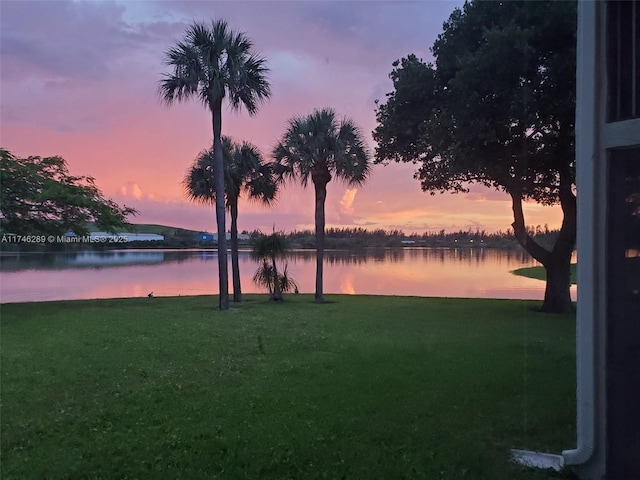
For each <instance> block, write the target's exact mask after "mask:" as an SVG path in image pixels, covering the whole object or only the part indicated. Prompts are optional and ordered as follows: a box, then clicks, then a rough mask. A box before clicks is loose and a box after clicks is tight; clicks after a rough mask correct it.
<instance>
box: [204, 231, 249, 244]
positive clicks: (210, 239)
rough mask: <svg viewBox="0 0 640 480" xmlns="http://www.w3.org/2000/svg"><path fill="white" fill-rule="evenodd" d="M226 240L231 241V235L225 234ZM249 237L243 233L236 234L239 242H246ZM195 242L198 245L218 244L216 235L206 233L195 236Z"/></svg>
mask: <svg viewBox="0 0 640 480" xmlns="http://www.w3.org/2000/svg"><path fill="white" fill-rule="evenodd" d="M226 238H227V240H231V233H230V232H227V235H226ZM250 239H251V237H250V236H249V235H247V234H245V233H239V234H238V241H239V242H248V241H249V240H250ZM196 242H198V243H218V234H217V233H208V232H200V233H198V234H197V235H196Z"/></svg>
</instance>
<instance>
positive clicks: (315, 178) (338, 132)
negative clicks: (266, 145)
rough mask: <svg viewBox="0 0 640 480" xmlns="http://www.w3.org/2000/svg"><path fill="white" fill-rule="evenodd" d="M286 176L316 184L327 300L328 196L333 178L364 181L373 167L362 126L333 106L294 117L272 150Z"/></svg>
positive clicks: (319, 279) (319, 260) (319, 256)
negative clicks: (325, 250) (325, 207)
mask: <svg viewBox="0 0 640 480" xmlns="http://www.w3.org/2000/svg"><path fill="white" fill-rule="evenodd" d="M272 156H273V158H274V160H275V161H276V162H277V163H278V165H279V167H280V174H281V175H282V176H283V177H284V178H288V179H292V180H296V181H299V182H300V183H301V184H302V186H304V187H306V186H307V185H308V183H309V180H311V182H312V183H313V186H314V188H315V238H316V290H315V301H316V303H323V302H324V294H323V289H322V285H323V262H324V236H325V209H324V205H325V200H326V198H327V184H328V183H329V182H330V181H331V179H332V178H334V177H336V178H338V179H339V180H342V181H344V182H346V183H347V184H349V185H360V184H362V183H363V182H364V181H365V180H366V178H367V176H368V174H369V170H370V161H369V154H368V152H367V149H366V147H365V143H364V139H363V135H362V133H361V132H360V129H359V128H358V127H357V126H356V125H355V123H353V121H352V120H350V119H349V118H346V117H345V118H342V119H339V118H337V116H336V113H335V112H334V111H333V110H332V109H330V108H324V109H321V110H315V111H314V112H313V113H312V114H310V115H308V116H306V117H294V118H292V119H291V120H289V123H288V127H287V130H286V132H285V133H284V135H283V136H282V138H281V139H280V141H279V142H278V144H277V145H276V147H275V148H274V150H273V154H272Z"/></svg>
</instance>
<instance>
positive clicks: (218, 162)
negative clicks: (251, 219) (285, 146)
mask: <svg viewBox="0 0 640 480" xmlns="http://www.w3.org/2000/svg"><path fill="white" fill-rule="evenodd" d="M252 49H253V45H252V43H251V40H249V38H247V36H246V35H245V34H244V33H234V32H232V31H231V30H229V29H228V27H227V22H225V21H223V20H218V21H216V22H213V23H212V25H211V28H208V27H207V26H206V25H204V24H201V23H198V22H194V23H193V24H192V25H191V26H190V27H189V28H188V29H187V33H186V35H185V38H184V40H182V41H180V42H178V44H177V45H176V46H175V47H173V48H171V49H170V50H169V51H167V52H166V60H165V61H166V64H167V65H169V66H170V67H173V69H174V70H173V73H172V74H168V75H165V77H164V78H163V79H162V80H161V82H160V89H159V90H160V95H161V97H162V100H163V101H164V102H166V103H167V104H172V103H173V102H176V101H182V100H187V99H189V98H192V97H197V98H198V99H199V100H200V101H201V102H202V103H203V104H204V105H205V106H206V107H207V108H208V109H209V110H210V111H211V119H212V122H213V151H214V162H213V170H214V173H215V176H216V183H215V188H214V190H215V192H216V204H215V205H216V220H217V224H218V276H219V281H220V304H219V306H220V309H221V310H226V309H228V308H229V286H228V271H227V240H226V236H225V231H226V228H225V204H224V193H225V187H224V167H223V159H222V148H221V146H222V145H221V144H222V133H221V132H222V100H223V99H224V98H225V97H226V98H227V99H228V100H229V103H230V104H231V107H232V108H234V109H239V108H240V106H242V105H244V106H245V108H246V109H247V111H248V112H249V114H250V115H253V114H254V113H256V111H257V109H258V105H259V103H260V102H261V101H263V100H265V99H267V98H268V97H269V96H270V94H271V91H270V85H269V82H268V81H267V79H266V76H265V75H266V73H267V72H268V69H267V68H266V65H265V60H264V59H263V58H261V57H258V56H256V55H255V54H254V53H252Z"/></svg>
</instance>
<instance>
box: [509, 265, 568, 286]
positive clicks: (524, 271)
mask: <svg viewBox="0 0 640 480" xmlns="http://www.w3.org/2000/svg"><path fill="white" fill-rule="evenodd" d="M511 273H514V274H516V275H521V276H523V277H529V278H535V279H536V280H546V279H547V271H546V270H545V269H544V267H543V266H537V267H526V268H518V269H517V270H514V271H513V272H511ZM570 279H571V285H575V284H576V264H575V263H572V264H571V278H570Z"/></svg>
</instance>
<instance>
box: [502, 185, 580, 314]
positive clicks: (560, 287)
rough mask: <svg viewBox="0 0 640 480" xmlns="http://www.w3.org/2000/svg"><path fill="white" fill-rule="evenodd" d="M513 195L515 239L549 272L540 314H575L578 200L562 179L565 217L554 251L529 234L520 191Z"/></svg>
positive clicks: (561, 203)
mask: <svg viewBox="0 0 640 480" xmlns="http://www.w3.org/2000/svg"><path fill="white" fill-rule="evenodd" d="M510 195H511V200H512V207H513V217H514V222H513V224H512V226H513V231H514V233H515V236H516V239H517V240H518V243H520V245H522V247H523V248H524V249H525V250H526V251H527V253H529V255H531V256H532V257H533V258H534V259H536V260H537V261H538V262H540V263H541V264H542V265H543V266H544V268H545V270H546V272H547V284H546V287H545V293H544V302H543V303H542V307H541V308H540V311H542V312H548V313H571V312H573V311H574V310H575V309H574V306H573V302H572V301H571V293H570V285H571V281H570V270H571V267H570V265H571V255H572V254H573V248H574V246H575V241H576V197H575V195H574V194H573V193H572V192H571V185H570V183H569V184H568V185H567V184H565V182H563V179H562V176H561V187H560V205H561V207H562V211H563V213H564V216H563V220H562V227H561V228H560V234H559V236H558V239H557V240H556V243H555V245H554V246H553V250H551V251H549V250H547V249H545V248H543V247H542V246H541V245H539V244H538V243H536V241H535V240H533V238H531V237H530V236H529V234H528V233H527V230H526V226H525V222H524V213H523V210H522V195H521V194H520V192H510Z"/></svg>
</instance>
